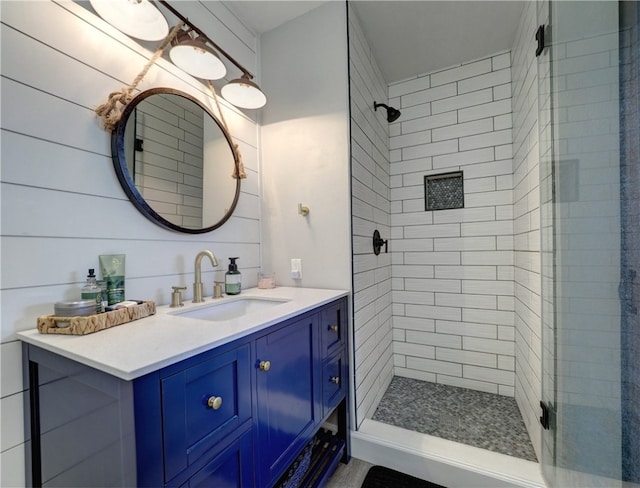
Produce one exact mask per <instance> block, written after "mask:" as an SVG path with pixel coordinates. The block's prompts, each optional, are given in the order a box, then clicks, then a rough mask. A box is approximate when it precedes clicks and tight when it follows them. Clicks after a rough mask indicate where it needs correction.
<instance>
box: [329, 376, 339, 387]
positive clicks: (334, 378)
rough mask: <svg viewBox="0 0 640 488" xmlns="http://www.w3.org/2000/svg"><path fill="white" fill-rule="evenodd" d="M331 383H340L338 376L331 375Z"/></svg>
mask: <svg viewBox="0 0 640 488" xmlns="http://www.w3.org/2000/svg"><path fill="white" fill-rule="evenodd" d="M329 381H331V383H335V384H336V385H337V384H339V383H340V376H332V377H331V379H330V380H329Z"/></svg>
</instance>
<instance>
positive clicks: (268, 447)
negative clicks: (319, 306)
mask: <svg viewBox="0 0 640 488" xmlns="http://www.w3.org/2000/svg"><path fill="white" fill-rule="evenodd" d="M317 324H318V316H317V315H316V314H312V315H308V316H306V317H304V318H302V319H298V320H293V321H291V322H289V323H288V324H287V325H285V326H284V327H282V328H280V329H278V330H276V331H274V332H271V333H269V334H267V335H265V336H263V337H260V338H259V339H258V340H257V341H256V359H255V378H256V419H255V421H256V446H257V448H256V475H257V480H256V481H257V486H261V487H267V486H272V484H273V483H274V482H275V481H277V479H278V477H279V476H280V475H281V474H282V473H283V472H284V471H285V470H286V468H287V467H288V466H289V464H291V463H292V462H293V461H294V459H295V457H296V456H297V454H298V453H299V452H300V451H301V450H302V449H303V448H304V446H305V445H306V444H307V443H308V442H309V440H310V439H311V437H312V436H313V434H314V431H315V429H316V425H317V423H318V422H319V419H320V417H321V412H320V408H319V407H320V403H319V397H318V395H317V391H316V388H317V385H318V371H319V370H318V367H316V361H317V358H318V342H319V341H318V339H317Z"/></svg>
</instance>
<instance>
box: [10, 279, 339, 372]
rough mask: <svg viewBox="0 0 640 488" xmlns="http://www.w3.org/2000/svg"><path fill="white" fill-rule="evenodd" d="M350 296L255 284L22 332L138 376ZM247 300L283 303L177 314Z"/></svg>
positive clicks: (46, 345) (64, 352)
mask: <svg viewBox="0 0 640 488" xmlns="http://www.w3.org/2000/svg"><path fill="white" fill-rule="evenodd" d="M347 294H348V292H347V291H344V290H325V289H315V288H289V287H279V288H272V289H267V290H260V289H257V288H250V289H248V290H243V291H242V293H241V294H240V295H235V296H225V297H223V298H219V299H212V298H208V299H206V301H205V302H204V303H198V304H195V303H191V301H185V305H184V307H180V308H170V307H169V306H166V305H165V306H161V307H157V311H156V314H155V315H151V316H149V317H146V318H143V319H140V320H134V321H133V322H129V323H126V324H123V325H118V326H116V327H112V328H110V329H106V330H103V331H100V332H95V333H93V334H87V335H65V334H41V333H40V332H38V330H37V329H35V328H34V329H32V330H27V331H23V332H19V333H18V334H17V335H18V338H19V339H20V340H22V341H24V342H27V343H29V344H33V345H35V346H38V347H40V348H42V349H45V350H47V351H51V352H54V353H56V354H59V355H61V356H63V357H66V358H69V359H72V360H74V361H77V362H79V363H82V364H85V365H87V366H91V367H93V368H95V369H98V370H100V371H104V372H105V373H109V374H111V375H113V376H116V377H118V378H121V379H123V380H133V379H135V378H138V377H140V376H143V375H145V374H147V373H150V372H152V371H156V370H158V369H160V368H163V367H165V366H169V365H171V364H174V363H176V362H178V361H181V360H183V359H187V358H190V357H192V356H195V355H196V354H198V353H201V352H205V351H208V350H210V349H213V348H214V347H218V346H221V345H224V344H227V343H229V342H231V341H233V340H235V339H239V338H241V337H245V336H247V335H249V334H252V333H254V332H257V331H260V330H262V329H265V328H267V327H269V326H271V325H274V324H277V323H279V322H282V321H283V320H286V319H289V318H291V317H295V316H296V315H299V314H301V313H304V312H307V311H309V310H312V309H313V308H316V307H318V306H320V305H324V304H326V303H329V302H332V301H333V300H335V299H337V298H340V297H343V296H346V295H347ZM246 298H261V299H266V300H280V301H282V303H279V304H277V305H275V306H272V307H270V308H265V309H261V310H258V311H255V312H248V313H247V314H246V315H243V316H241V317H238V318H234V319H230V320H225V321H218V322H213V321H207V320H201V319H195V318H187V317H182V316H180V315H177V314H180V313H184V312H188V311H190V310H192V309H197V308H204V307H209V306H211V305H220V304H224V303H229V302H232V301H236V300H239V299H246Z"/></svg>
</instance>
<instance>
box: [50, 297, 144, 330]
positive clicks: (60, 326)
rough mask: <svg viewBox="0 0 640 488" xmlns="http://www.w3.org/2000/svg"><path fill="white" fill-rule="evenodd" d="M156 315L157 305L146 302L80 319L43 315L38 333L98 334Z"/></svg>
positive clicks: (80, 317)
mask: <svg viewBox="0 0 640 488" xmlns="http://www.w3.org/2000/svg"><path fill="white" fill-rule="evenodd" d="M155 313H156V304H155V302H153V301H145V302H143V303H142V304H140V305H133V306H131V307H125V308H120V309H118V310H113V311H111V312H105V313H100V314H95V315H85V316H79V317H56V316H55V315H41V316H40V317H38V332H40V333H41V334H67V335H69V334H72V335H85V334H91V333H93V332H98V331H101V330H104V329H109V328H110V327H115V326H116V325H122V324H126V323H127V322H131V321H133V320H138V319H142V318H144V317H148V316H149V315H153V314H155Z"/></svg>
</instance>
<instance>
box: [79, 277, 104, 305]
mask: <svg viewBox="0 0 640 488" xmlns="http://www.w3.org/2000/svg"><path fill="white" fill-rule="evenodd" d="M94 271H95V270H94V269H93V268H89V274H88V275H87V283H86V284H85V285H84V286H83V287H82V291H81V297H82V299H83V300H95V302H96V313H102V312H104V310H103V309H102V289H101V288H100V287H99V286H98V283H96V275H95V274H94Z"/></svg>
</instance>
